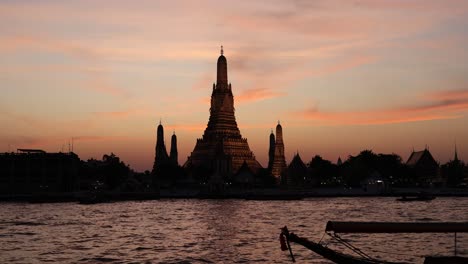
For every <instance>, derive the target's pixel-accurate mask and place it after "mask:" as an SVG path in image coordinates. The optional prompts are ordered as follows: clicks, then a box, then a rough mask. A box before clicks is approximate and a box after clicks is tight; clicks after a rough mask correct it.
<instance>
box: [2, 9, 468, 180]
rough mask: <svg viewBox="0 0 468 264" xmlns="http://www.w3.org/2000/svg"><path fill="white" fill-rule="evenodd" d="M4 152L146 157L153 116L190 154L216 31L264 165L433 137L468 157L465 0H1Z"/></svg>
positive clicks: (134, 162) (136, 161) (434, 146)
mask: <svg viewBox="0 0 468 264" xmlns="http://www.w3.org/2000/svg"><path fill="white" fill-rule="evenodd" d="M0 22H1V23H0V58H1V59H0V89H1V96H0V123H1V129H0V152H4V151H8V150H10V151H16V149H17V148H39V149H44V150H46V151H49V152H58V151H61V150H62V149H63V150H64V151H67V150H68V142H69V140H70V139H71V138H72V137H73V138H75V140H74V151H75V152H76V153H77V154H78V155H79V156H80V158H81V159H83V160H86V159H89V158H91V157H94V158H99V159H100V158H101V157H102V155H103V154H106V153H110V152H114V153H115V154H116V155H118V156H119V157H121V159H123V160H124V161H125V162H126V163H128V164H130V166H131V167H132V168H133V169H135V170H137V171H144V170H147V169H148V170H149V169H151V167H152V163H153V160H154V147H155V142H156V138H155V137H156V126H157V125H158V124H159V120H160V119H161V120H162V123H163V125H164V127H165V139H166V147H167V148H168V150H169V147H170V136H171V134H172V131H173V130H175V132H176V134H177V136H178V143H179V145H178V147H179V163H182V164H183V163H184V162H185V161H186V159H187V156H188V155H189V154H190V152H191V151H192V150H193V148H194V146H195V141H196V138H198V137H201V135H202V134H203V131H204V129H205V127H206V125H207V122H208V117H209V99H210V95H211V89H212V84H213V82H215V80H216V61H217V58H218V56H219V52H220V45H223V46H224V52H225V56H226V58H227V62H228V77H229V81H230V82H231V83H232V88H233V93H234V100H235V107H236V119H237V123H238V125H239V128H240V130H241V133H242V135H243V137H246V138H248V140H249V144H250V148H251V150H252V151H253V152H254V154H255V155H256V157H257V159H258V160H259V161H260V163H261V164H262V165H263V166H266V165H267V153H268V141H269V134H270V129H271V128H274V127H275V126H276V124H277V122H278V120H280V121H281V124H282V125H283V134H284V142H285V150H286V160H287V162H289V161H290V160H291V159H292V155H293V154H294V153H295V152H296V151H299V153H300V154H301V156H302V158H303V160H304V161H305V162H307V161H310V159H311V158H312V157H313V156H314V155H317V154H318V155H321V156H322V157H324V158H326V159H329V160H332V161H333V162H336V160H337V159H338V157H339V156H340V157H341V158H342V159H343V160H344V159H346V158H347V157H348V155H357V154H358V153H359V151H361V150H363V149H371V150H373V151H374V152H377V153H397V154H399V155H401V156H402V158H403V160H405V161H406V159H407V158H408V156H409V155H410V152H411V150H412V149H413V148H414V149H415V150H422V149H424V147H425V146H426V145H427V146H428V148H429V150H430V151H431V152H432V154H433V156H434V158H435V159H436V160H438V161H440V162H441V163H445V162H447V161H448V160H450V159H451V158H452V157H453V152H454V145H455V142H456V144H457V147H458V154H459V157H460V158H461V159H463V160H465V161H468V48H467V47H468V1H463V0H460V1H429V0H421V1H411V0H402V1H399V0H389V1H379V0H362V1H359V0H355V1H351V0H350V1H334V0H322V1H321V0H314V1H308V0H305V1H271V0H265V1H198V0H197V1H195V0H194V1H18V0H15V1H0Z"/></svg>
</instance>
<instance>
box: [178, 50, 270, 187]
mask: <svg viewBox="0 0 468 264" xmlns="http://www.w3.org/2000/svg"><path fill="white" fill-rule="evenodd" d="M234 111H235V108H234V95H233V92H232V86H231V83H229V82H228V73H227V60H226V57H225V56H224V54H223V47H222V46H221V55H220V56H219V58H218V63H217V79H216V84H215V83H213V91H212V94H211V107H210V118H209V121H208V125H207V127H206V129H205V132H204V133H203V136H202V137H201V138H198V139H197V142H196V144H195V147H194V149H193V151H192V153H191V154H190V156H189V157H188V159H187V161H186V162H185V164H184V168H187V169H190V170H191V171H197V170H198V171H203V172H204V173H208V174H210V176H209V181H210V182H212V183H213V182H217V181H219V182H221V181H223V180H226V179H229V178H230V177H232V176H233V175H234V174H236V173H237V172H238V171H239V169H240V168H241V167H242V165H243V164H244V163H245V164H246V165H244V169H245V166H247V167H248V168H249V169H250V170H251V171H252V172H254V173H256V172H257V171H258V170H259V169H261V168H262V166H261V165H260V163H258V161H257V160H256V159H255V156H254V154H253V152H252V151H251V150H250V147H249V143H248V142H247V139H246V138H243V137H242V135H241V133H240V130H239V128H238V126H237V122H236V117H235V115H234Z"/></svg>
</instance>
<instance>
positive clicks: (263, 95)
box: [235, 88, 286, 103]
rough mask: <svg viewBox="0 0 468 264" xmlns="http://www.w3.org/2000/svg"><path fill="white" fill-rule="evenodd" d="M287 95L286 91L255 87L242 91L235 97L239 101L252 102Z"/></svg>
mask: <svg viewBox="0 0 468 264" xmlns="http://www.w3.org/2000/svg"><path fill="white" fill-rule="evenodd" d="M285 95H286V93H284V92H277V91H273V90H271V89H267V88H253V89H249V90H244V91H242V92H241V93H240V94H239V95H238V96H236V97H235V98H236V102H237V103H250V102H255V101H262V100H266V99H270V98H275V97H281V96H285Z"/></svg>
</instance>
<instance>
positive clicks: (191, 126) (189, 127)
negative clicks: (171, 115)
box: [168, 124, 206, 131]
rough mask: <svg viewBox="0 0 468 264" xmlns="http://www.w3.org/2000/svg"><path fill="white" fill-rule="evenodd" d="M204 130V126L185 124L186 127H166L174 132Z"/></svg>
mask: <svg viewBox="0 0 468 264" xmlns="http://www.w3.org/2000/svg"><path fill="white" fill-rule="evenodd" d="M205 128H206V124H204V125H202V124H186V125H172V126H168V129H169V130H171V129H172V130H176V131H179V130H181V131H204V130H205Z"/></svg>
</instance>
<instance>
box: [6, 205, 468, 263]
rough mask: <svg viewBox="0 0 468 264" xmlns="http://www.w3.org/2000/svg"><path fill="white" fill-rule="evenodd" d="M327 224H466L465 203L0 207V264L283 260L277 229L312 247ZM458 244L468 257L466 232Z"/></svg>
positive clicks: (394, 241)
mask: <svg viewBox="0 0 468 264" xmlns="http://www.w3.org/2000/svg"><path fill="white" fill-rule="evenodd" d="M328 220H342V221H345V220H352V221H468V198H437V199H435V200H433V201H431V202H409V203H402V202H397V201H395V199H394V198H312V199H307V200H300V201H245V200H197V199H191V200H155V201H144V202H115V203H102V204H95V205H81V204H76V203H59V204H27V203H0V263H44V262H53V263H100V262H101V263H255V262H257V263H288V262H290V258H289V254H288V253H287V251H285V252H282V251H281V250H280V245H279V241H278V236H279V228H280V227H282V226H284V225H287V226H288V227H289V229H290V231H292V232H295V233H296V234H298V235H301V236H303V237H307V238H309V239H311V240H314V241H318V240H320V239H321V238H322V236H323V235H324V229H325V224H326V222H327V221H328ZM342 237H343V238H345V239H347V240H348V241H350V242H351V243H352V244H353V245H355V246H358V247H359V248H360V249H362V250H363V251H364V252H366V253H368V254H370V255H371V256H373V257H378V258H381V259H385V260H398V261H406V262H410V263H422V262H423V259H422V258H420V257H419V256H424V255H434V254H443V255H451V254H453V249H454V247H453V244H454V243H453V242H454V239H453V234H397V235H395V234H392V235H388V234H386V235H383V234H378V235H375V234H373V235H363V234H354V235H342ZM324 239H327V240H329V239H328V238H327V236H325V237H324ZM457 241H458V252H459V254H460V255H464V256H467V255H468V234H458V240H457ZM330 247H333V248H337V249H339V248H341V247H340V246H339V245H335V244H333V243H331V244H330ZM292 249H293V252H294V255H295V257H296V260H297V262H298V263H329V262H327V261H325V260H324V259H322V258H321V257H320V256H317V255H315V254H314V253H312V252H310V251H308V250H306V249H304V248H303V247H302V246H300V245H297V244H293V245H292Z"/></svg>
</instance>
